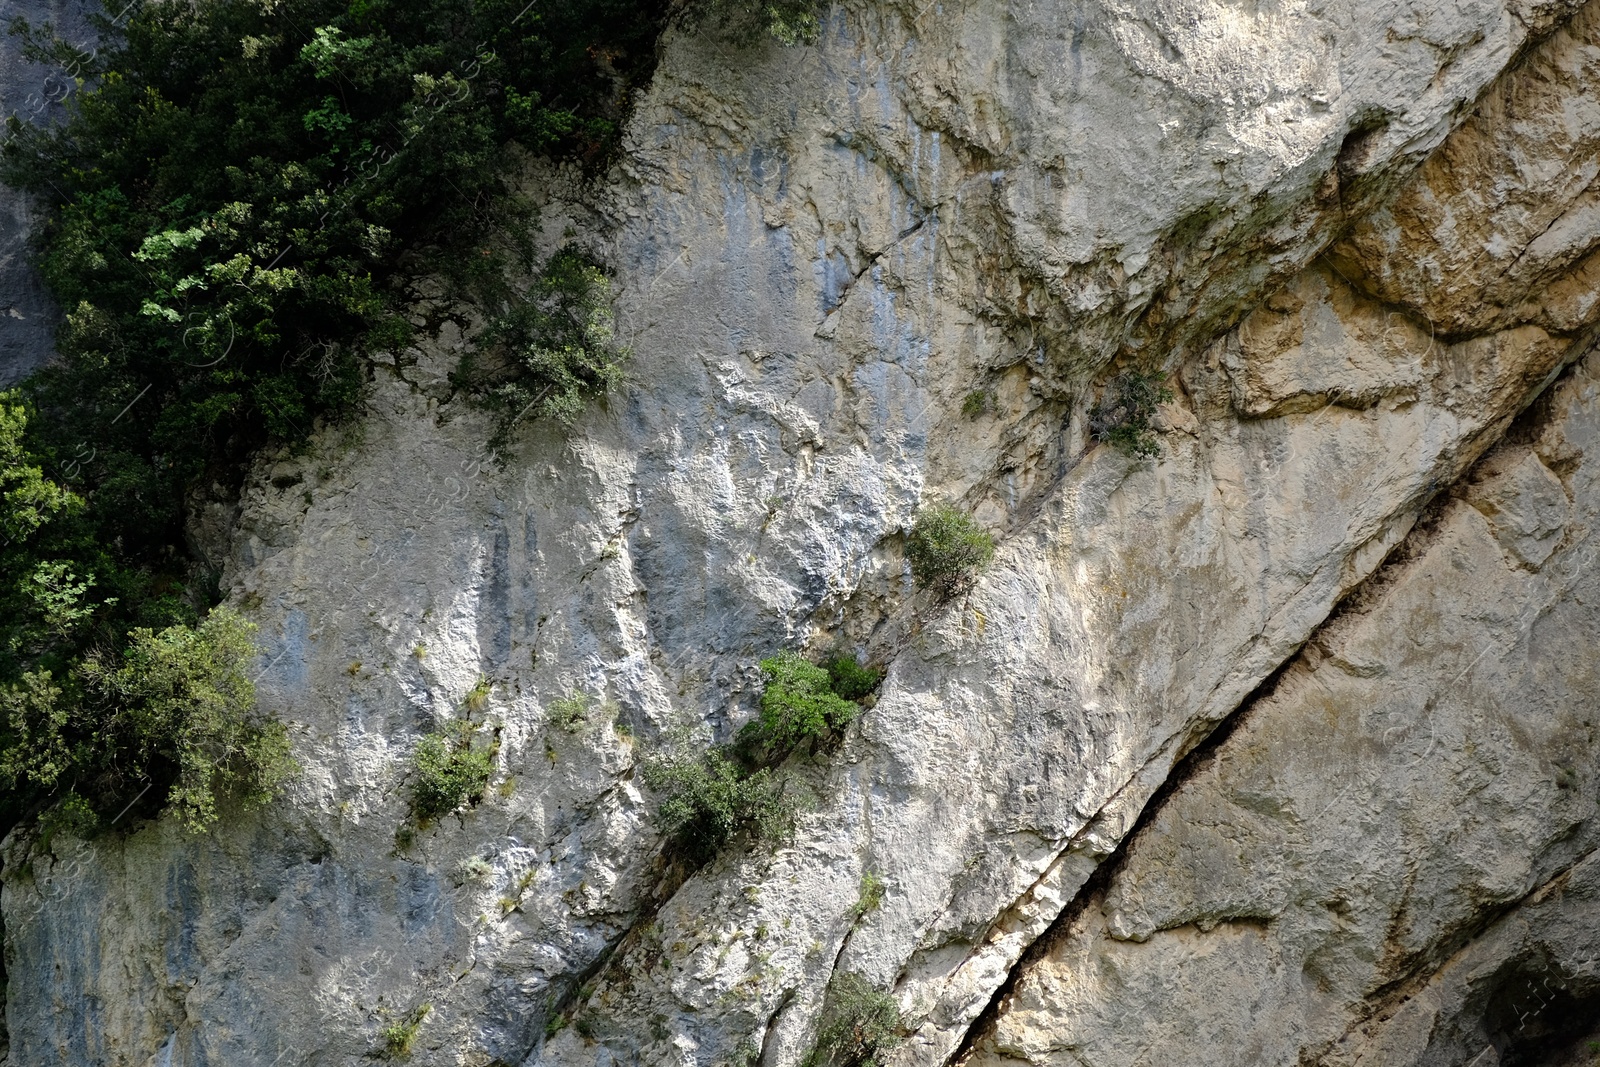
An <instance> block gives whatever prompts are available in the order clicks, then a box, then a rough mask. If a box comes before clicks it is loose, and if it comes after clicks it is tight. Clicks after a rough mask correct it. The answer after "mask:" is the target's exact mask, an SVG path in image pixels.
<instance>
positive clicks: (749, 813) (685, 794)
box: [644, 749, 795, 863]
mask: <svg viewBox="0 0 1600 1067" xmlns="http://www.w3.org/2000/svg"><path fill="white" fill-rule="evenodd" d="M644 780H645V784H646V785H648V786H650V788H652V789H655V790H657V791H659V792H661V793H663V794H664V798H663V799H662V801H661V807H660V808H658V809H657V811H656V821H657V824H658V825H659V826H660V828H661V831H662V833H664V834H665V835H666V836H667V837H668V838H669V839H671V840H672V842H673V843H674V845H675V846H676V848H677V850H678V851H680V852H681V853H682V854H683V855H684V857H685V858H686V859H688V860H689V861H690V862H693V863H704V862H707V861H708V860H710V859H711V858H712V857H713V856H715V855H716V854H717V852H718V850H720V849H721V848H722V847H723V846H724V845H726V844H728V842H730V841H732V840H733V839H734V837H736V836H738V835H740V834H744V835H746V836H748V837H749V839H750V840H751V841H753V842H756V843H773V842H776V841H779V840H782V839H784V838H786V837H788V835H789V834H790V832H791V831H792V830H793V827H794V815H795V807H794V803H793V801H791V800H790V799H789V798H788V797H787V796H786V795H785V794H784V792H783V787H782V786H781V785H780V784H779V783H778V782H777V781H775V780H774V779H773V777H772V773H771V772H770V771H768V770H766V769H762V770H758V771H756V772H755V773H753V774H746V773H744V772H743V771H742V770H741V769H740V768H739V766H738V765H737V764H736V763H734V762H733V761H732V760H730V759H728V757H727V756H725V755H723V753H722V752H720V751H719V750H717V749H712V750H710V751H709V752H703V753H675V754H668V755H664V756H661V757H658V758H656V759H653V760H651V761H649V762H647V763H646V764H645V765H644Z"/></svg>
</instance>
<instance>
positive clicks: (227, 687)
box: [0, 608, 294, 833]
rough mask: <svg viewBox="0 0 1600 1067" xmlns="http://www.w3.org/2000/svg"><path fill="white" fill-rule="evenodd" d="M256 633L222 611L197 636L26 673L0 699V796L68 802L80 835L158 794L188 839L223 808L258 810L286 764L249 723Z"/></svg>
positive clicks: (270, 726) (172, 629)
mask: <svg viewBox="0 0 1600 1067" xmlns="http://www.w3.org/2000/svg"><path fill="white" fill-rule="evenodd" d="M254 629H255V628H254V627H253V626H252V625H251V624H250V623H248V622H246V621H244V620H243V619H241V618H240V617H239V616H238V615H237V614H235V613H234V612H232V611H230V610H228V609H227V608H219V609H217V610H216V611H213V612H212V613H211V614H210V615H209V616H207V618H206V619H205V621H204V622H202V623H200V624H199V625H198V626H197V627H189V626H183V625H178V626H169V627H167V628H166V629H163V630H161V631H159V632H157V631H154V630H151V629H148V628H145V627H139V628H136V629H134V630H133V631H132V633H130V634H129V635H128V641H127V644H126V645H125V647H124V648H123V650H122V653H121V655H120V656H119V657H116V658H113V657H111V656H110V655H107V654H106V653H103V652H101V651H100V650H98V649H93V650H91V651H89V652H88V653H87V654H86V655H85V656H84V657H83V658H82V659H81V660H79V661H78V662H76V663H75V664H73V665H72V666H71V667H69V668H68V669H67V670H65V671H64V672H63V673H62V674H60V675H57V674H54V673H52V671H51V670H50V669H49V668H43V667H41V668H39V669H37V670H29V671H25V672H23V674H22V675H21V678H20V680H19V681H18V682H15V683H12V684H10V685H8V686H7V687H6V688H4V689H3V690H0V713H3V715H4V720H3V730H4V738H5V745H4V748H3V749H0V785H3V786H4V788H5V790H6V792H7V793H8V794H15V795H17V796H22V797H55V796H61V797H63V798H65V803H64V804H63V805H62V806H61V811H62V813H63V815H65V816H67V817H69V818H70V819H71V825H72V828H73V829H75V830H77V831H78V832H80V833H81V832H84V831H85V830H90V829H93V828H96V827H97V826H98V825H99V823H100V822H101V819H102V817H103V816H104V815H107V814H109V813H110V808H109V805H111V804H114V803H116V802H117V801H118V800H126V801H128V802H132V801H133V800H135V799H137V794H140V793H142V792H143V789H144V787H146V786H152V785H155V784H161V785H163V786H164V787H165V795H166V810H167V811H168V812H169V813H171V814H173V815H175V816H176V817H177V818H178V819H179V820H180V821H181V822H182V824H183V825H184V826H185V827H187V828H189V829H191V830H197V831H198V830H204V829H206V828H207V827H208V826H210V825H211V823H213V822H214V821H215V820H216V818H217V806H218V803H219V801H220V800H221V799H222V798H224V797H231V798H233V799H235V800H237V801H239V802H241V803H243V804H244V805H245V806H255V805H259V804H262V803H264V802H266V801H267V800H269V799H270V798H271V797H272V795H273V794H274V793H275V792H276V791H277V789H278V787H279V786H280V785H281V784H282V782H283V781H284V779H285V778H287V777H288V775H289V774H290V773H292V771H293V769H294V763H293V760H292V759H291V757H290V755H289V738H288V734H287V731H286V730H285V729H284V727H283V724H282V723H279V722H277V721H275V720H270V719H263V718H260V717H258V716H256V715H255V714H254V710H253V709H254V704H255V686H254V685H253V683H252V681H251V679H250V677H249V674H248V671H249V669H250V664H251V661H252V660H253V659H254V657H255V644H254V641H253V640H252V634H253V633H254ZM141 783H143V786H141ZM158 795H159V794H158Z"/></svg>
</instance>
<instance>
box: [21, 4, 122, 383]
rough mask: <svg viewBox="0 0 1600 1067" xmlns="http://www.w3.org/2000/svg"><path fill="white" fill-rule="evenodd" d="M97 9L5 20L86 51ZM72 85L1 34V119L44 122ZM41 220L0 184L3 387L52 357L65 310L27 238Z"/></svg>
mask: <svg viewBox="0 0 1600 1067" xmlns="http://www.w3.org/2000/svg"><path fill="white" fill-rule="evenodd" d="M98 10H99V5H98V4H95V3H90V2H89V0H7V3H6V5H5V11H4V20H3V21H4V22H5V23H6V25H8V26H9V25H10V23H11V21H12V20H13V19H16V18H23V19H26V20H28V22H29V23H31V24H33V25H34V26H40V25H43V24H46V23H48V24H50V25H51V26H54V27H55V28H56V31H57V33H58V34H59V35H60V36H61V37H62V38H63V39H65V40H68V41H71V42H73V43H74V44H78V45H81V46H84V47H87V48H92V47H93V46H94V41H95V35H94V32H93V29H92V27H91V26H90V25H89V22H88V15H89V13H90V12H94V11H98ZM75 88H76V87H75V86H74V85H73V84H72V82H71V80H70V79H68V78H67V77H66V76H65V75H64V74H62V73H60V72H50V71H47V70H46V69H45V68H43V67H41V66H39V65H38V64H34V63H29V62H27V61H26V60H25V59H23V56H22V43H21V40H20V39H19V38H17V37H12V36H9V35H7V36H4V37H0V117H9V116H12V115H15V116H17V117H18V118H19V119H21V120H22V121H24V122H31V123H37V124H45V123H49V122H51V121H54V119H55V118H56V117H57V116H58V115H60V113H61V109H62V108H63V106H64V101H65V100H66V98H67V97H68V96H69V95H70V94H71V93H72V92H73V91H75ZM39 221H40V218H39V212H38V208H37V206H36V205H35V204H34V203H33V202H32V200H31V199H30V198H28V197H26V196H23V195H21V194H19V193H17V192H16V191H15V190H12V189H8V188H6V187H5V186H0V387H3V386H6V385H10V384H12V383H14V382H16V381H18V380H19V379H21V378H23V377H24V376H26V375H27V373H28V372H29V371H31V370H33V369H35V368H36V367H39V366H41V365H42V364H43V363H44V362H45V361H46V360H48V359H49V358H50V352H51V344H52V341H53V338H54V336H55V324H56V322H57V320H58V319H59V317H60V311H59V310H58V309H57V308H56V305H55V302H54V301H53V300H52V299H51V298H50V293H49V291H48V290H47V289H46V288H45V286H44V283H43V281H42V280H41V279H40V278H39V275H38V272H37V271H35V270H34V269H33V267H32V266H31V264H30V262H29V248H28V235H29V233H30V232H32V229H33V227H34V226H36V225H37V224H38V223H39Z"/></svg>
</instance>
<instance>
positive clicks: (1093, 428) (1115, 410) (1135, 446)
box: [1089, 371, 1172, 459]
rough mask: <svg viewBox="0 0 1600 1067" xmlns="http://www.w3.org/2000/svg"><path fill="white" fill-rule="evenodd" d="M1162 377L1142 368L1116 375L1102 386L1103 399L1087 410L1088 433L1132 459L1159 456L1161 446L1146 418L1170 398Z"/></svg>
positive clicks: (1170, 395) (1170, 392)
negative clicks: (1105, 386)
mask: <svg viewBox="0 0 1600 1067" xmlns="http://www.w3.org/2000/svg"><path fill="white" fill-rule="evenodd" d="M1166 380H1167V379H1166V375H1164V374H1148V373H1145V372H1143V371H1127V372H1125V373H1123V374H1119V375H1117V377H1116V378H1115V379H1113V380H1112V382H1111V384H1110V385H1109V386H1108V387H1107V388H1106V395H1105V398H1104V399H1103V400H1102V401H1101V402H1100V403H1098V404H1096V405H1094V406H1093V407H1092V408H1090V409H1089V433H1090V434H1091V436H1093V437H1094V439H1095V440H1096V441H1105V442H1109V443H1110V444H1111V445H1112V446H1113V447H1114V448H1118V449H1121V450H1122V451H1123V452H1125V453H1127V454H1128V455H1130V456H1133V457H1134V458H1135V459H1151V458H1154V457H1155V456H1157V455H1159V454H1160V452H1161V445H1160V442H1159V441H1158V440H1157V438H1156V431H1155V428H1154V427H1153V426H1151V425H1150V420H1151V419H1152V418H1154V417H1155V414H1156V406H1157V405H1159V404H1166V403H1169V402H1170V401H1171V400H1172V390H1171V389H1168V388H1167V387H1166V385H1164V384H1163V383H1164V382H1165V381H1166Z"/></svg>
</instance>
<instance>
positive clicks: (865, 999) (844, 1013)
mask: <svg viewBox="0 0 1600 1067" xmlns="http://www.w3.org/2000/svg"><path fill="white" fill-rule="evenodd" d="M904 1025H905V1020H904V1019H903V1018H902V1017H901V1015H900V1006H899V1005H898V1004H896V1003H895V1002H894V998H893V997H891V996H889V995H888V994H887V993H880V992H878V991H877V990H876V989H873V988H872V986H871V985H870V984H869V983H868V982H867V980H866V979H865V978H862V977H861V976H860V975H858V974H849V973H844V974H838V975H835V976H834V979H833V981H831V982H829V983H828V997H827V1006H826V1007H825V1008H824V1009H823V1012H822V1023H821V1026H820V1028H819V1029H818V1030H817V1043H816V1046H815V1047H814V1048H813V1049H812V1051H811V1054H810V1055H809V1056H807V1057H806V1059H805V1067H878V1065H879V1064H880V1063H881V1060H880V1057H881V1056H882V1055H883V1054H884V1053H886V1052H889V1051H890V1050H892V1049H894V1048H895V1047H896V1046H898V1045H899V1044H900V1031H901V1030H902V1029H903V1028H904Z"/></svg>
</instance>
